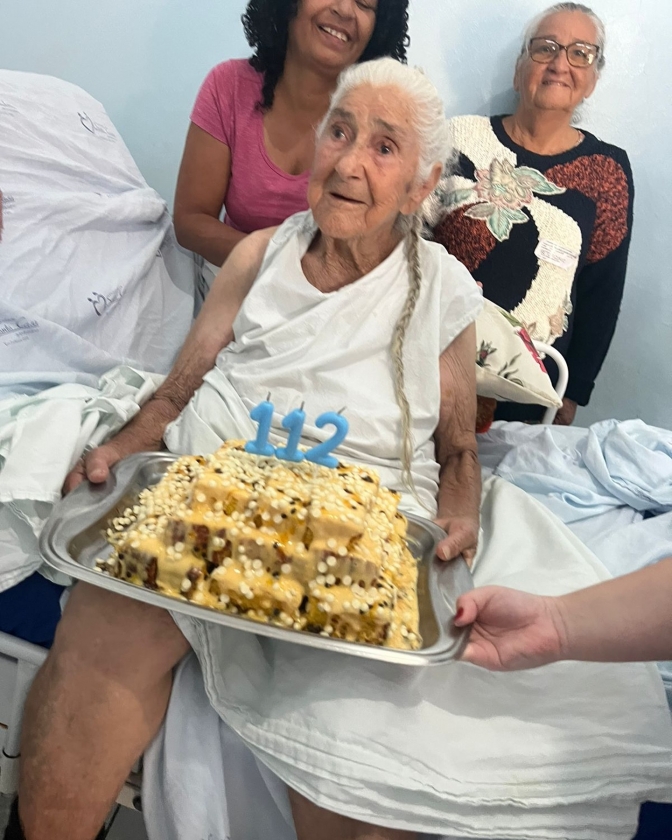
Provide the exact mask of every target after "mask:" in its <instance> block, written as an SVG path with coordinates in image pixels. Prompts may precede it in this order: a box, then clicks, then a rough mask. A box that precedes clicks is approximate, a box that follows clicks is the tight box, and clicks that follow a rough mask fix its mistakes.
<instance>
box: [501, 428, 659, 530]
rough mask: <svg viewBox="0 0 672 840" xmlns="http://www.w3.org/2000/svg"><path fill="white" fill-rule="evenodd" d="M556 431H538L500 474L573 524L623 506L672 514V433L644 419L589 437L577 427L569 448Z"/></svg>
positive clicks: (512, 453) (514, 451) (594, 430)
mask: <svg viewBox="0 0 672 840" xmlns="http://www.w3.org/2000/svg"><path fill="white" fill-rule="evenodd" d="M556 428H557V427H552V426H540V427H537V429H536V433H534V434H530V435H529V436H528V438H527V441H526V442H522V443H520V444H519V445H517V446H516V447H515V448H514V449H512V450H511V451H510V452H509V453H508V454H507V455H505V456H504V458H503V459H502V460H501V461H500V463H499V464H498V466H497V467H496V468H495V473H496V474H497V475H499V476H501V477H502V478H505V479H507V481H510V482H511V483H512V484H515V485H516V486H517V487H520V488H521V489H523V490H526V491H527V492H528V493H530V494H531V495H532V496H534V497H535V498H538V499H539V501H541V502H542V503H543V504H545V505H546V507H548V508H549V510H552V511H553V513H555V514H556V515H557V516H558V517H559V518H560V519H561V520H562V521H563V522H565V523H567V524H569V523H571V522H577V521H579V520H581V519H587V518H589V517H592V516H596V515H598V514H601V513H606V512H607V511H609V510H611V509H613V508H617V507H622V506H627V507H630V508H632V509H633V510H636V511H640V512H643V511H649V512H651V513H654V514H657V513H668V512H670V511H672V431H668V430H666V429H658V428H655V427H653V426H647V424H646V423H644V422H643V421H642V420H624V421H618V420H603V421H602V422H600V423H595V424H594V425H593V426H591V427H590V428H589V429H588V431H587V433H586V432H585V431H584V430H581V429H574V430H573V431H572V437H573V438H574V441H573V442H570V443H569V444H568V443H567V442H566V437H565V439H564V440H563V439H562V437H561V436H560V435H559V434H558V432H557V431H556ZM582 432H583V434H582ZM495 434H496V433H495Z"/></svg>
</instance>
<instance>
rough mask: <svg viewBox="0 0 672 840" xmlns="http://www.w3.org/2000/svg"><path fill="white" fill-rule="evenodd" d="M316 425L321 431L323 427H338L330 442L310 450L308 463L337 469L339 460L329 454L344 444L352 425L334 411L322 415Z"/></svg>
mask: <svg viewBox="0 0 672 840" xmlns="http://www.w3.org/2000/svg"><path fill="white" fill-rule="evenodd" d="M315 425H316V426H317V428H318V429H321V428H322V427H323V426H336V431H335V432H334V434H333V435H332V436H331V437H330V438H329V440H325V441H324V442H323V443H319V444H318V445H317V446H314V447H313V448H312V449H309V450H308V452H306V461H312V462H313V463H315V464H321V465H322V466H323V467H332V468H333V467H337V466H338V459H336V458H334V457H333V455H330V454H329V453H330V452H331V451H332V450H333V449H336V447H337V446H340V445H341V444H342V443H343V441H344V440H345V436H346V435H347V434H348V429H349V428H350V424H349V423H348V421H347V420H346V419H345V417H343V415H342V414H336V413H335V412H334V411H325V413H324V414H320V416H319V417H318V418H317V420H316V421H315Z"/></svg>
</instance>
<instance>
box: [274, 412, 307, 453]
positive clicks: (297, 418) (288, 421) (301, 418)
mask: <svg viewBox="0 0 672 840" xmlns="http://www.w3.org/2000/svg"><path fill="white" fill-rule="evenodd" d="M305 422H306V412H305V411H304V410H303V403H302V404H301V408H295V409H294V411H292V412H291V414H288V415H287V416H286V417H285V418H284V419H283V421H282V427H283V429H288V430H289V438H288V439H287V445H286V446H283V447H280V448H279V449H276V450H275V454H276V455H277V456H278V458H282V460H283V461H295V462H296V463H299V462H300V461H303V459H304V457H305V456H304V454H303V452H299V442H300V440H301V432H302V431H303V426H304V423H305Z"/></svg>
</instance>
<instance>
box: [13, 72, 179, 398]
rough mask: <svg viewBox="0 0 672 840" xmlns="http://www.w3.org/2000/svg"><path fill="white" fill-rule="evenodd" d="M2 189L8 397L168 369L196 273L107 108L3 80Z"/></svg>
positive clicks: (38, 79) (29, 78) (80, 95)
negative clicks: (127, 370)
mask: <svg viewBox="0 0 672 840" xmlns="http://www.w3.org/2000/svg"><path fill="white" fill-rule="evenodd" d="M0 191H2V193H3V220H4V230H3V232H2V239H1V240H0V277H2V296H1V297H0V396H4V395H6V394H10V393H35V392H37V391H39V390H42V389H43V388H44V387H48V386H50V385H55V384H60V383H64V382H77V383H80V384H84V385H89V386H95V385H96V383H97V382H98V379H99V377H100V376H102V375H103V374H104V373H105V372H106V371H108V370H110V369H111V368H113V367H115V366H117V365H119V364H128V365H130V366H132V367H135V368H138V369H140V370H147V371H153V372H158V373H166V372H167V371H168V370H169V369H170V367H171V364H172V361H173V359H174V356H175V354H176V352H177V350H178V349H179V347H180V346H181V345H182V342H183V340H184V337H185V335H186V333H187V331H188V329H189V327H190V324H191V320H192V314H193V307H194V277H195V267H194V263H193V260H192V258H191V256H190V255H187V254H186V253H185V252H182V251H180V250H179V248H178V246H177V244H176V242H175V238H174V234H173V231H172V224H171V220H170V215H169V212H168V208H167V207H166V203H165V202H164V201H163V199H162V198H161V197H160V196H159V195H158V193H156V192H155V191H154V190H152V189H150V187H149V186H148V185H147V183H146V182H145V181H144V179H143V178H142V176H141V174H140V172H139V170H138V168H137V166H136V165H135V163H134V162H133V159H132V157H131V155H130V153H129V151H128V149H127V148H126V146H125V145H124V143H123V140H122V139H121V137H120V136H119V134H118V132H117V131H116V129H115V128H114V126H113V125H112V122H111V121H110V119H109V117H108V116H107V114H106V113H105V110H104V108H103V106H102V105H101V104H100V103H99V102H97V101H96V100H95V99H93V97H91V96H89V95H88V94H87V93H85V92H84V91H83V90H81V89H80V88H78V87H76V86H75V85H72V84H69V83H68V82H64V81H61V80H59V79H55V78H52V77H49V76H40V75H36V74H32V73H19V72H15V71H10V70H1V71H0Z"/></svg>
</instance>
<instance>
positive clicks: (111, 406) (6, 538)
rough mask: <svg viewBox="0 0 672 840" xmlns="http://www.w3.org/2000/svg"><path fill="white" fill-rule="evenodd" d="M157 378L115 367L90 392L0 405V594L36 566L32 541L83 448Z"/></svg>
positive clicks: (132, 410)
mask: <svg viewBox="0 0 672 840" xmlns="http://www.w3.org/2000/svg"><path fill="white" fill-rule="evenodd" d="M163 379H164V377H163V375H160V374H155V373H145V372H142V371H137V370H134V369H132V368H130V367H127V366H120V367H117V368H115V369H114V370H111V371H109V372H108V373H106V374H105V375H104V376H102V377H101V378H100V380H99V382H98V383H97V385H96V387H91V386H88V385H77V384H65V385H57V386H55V387H53V388H47V389H46V390H44V391H41V392H40V393H39V394H36V395H33V396H30V395H25V394H14V395H12V396H9V397H6V398H5V399H2V400H0V591H3V590H5V589H9V588H10V587H11V586H15V585H16V584H17V583H20V582H21V581H22V580H24V578H27V577H29V576H30V575H31V574H32V573H33V572H35V571H36V570H37V569H38V568H40V567H41V566H42V571H43V572H44V574H45V575H46V576H47V577H50V578H51V579H52V580H56V581H58V582H59V583H65V584H67V583H68V582H69V578H65V577H64V576H63V575H60V574H58V573H57V572H55V571H54V570H52V569H50V568H49V567H48V566H46V565H45V566H43V565H42V558H41V556H40V553H39V549H38V538H39V535H40V532H41V530H42V527H43V525H44V523H45V522H46V520H47V518H48V516H49V514H50V512H51V508H52V507H53V505H54V503H55V502H56V501H57V500H58V499H59V498H60V497H61V488H62V486H63V482H64V480H65V478H66V476H67V474H68V472H69V471H70V469H72V467H73V466H74V465H75V463H76V462H77V460H78V458H79V457H80V456H81V455H82V453H83V452H84V450H85V449H92V448H94V447H95V446H98V445H99V444H100V443H103V442H104V441H105V440H106V439H107V438H108V437H110V436H111V435H113V434H114V433H115V432H116V431H118V430H119V429H120V428H121V427H122V426H124V425H125V424H126V423H127V422H128V421H129V420H130V419H131V418H132V417H133V416H134V415H135V414H136V413H137V412H138V411H139V409H140V406H141V405H142V404H143V403H144V402H145V401H146V400H147V399H148V398H149V397H150V396H151V395H152V394H153V393H154V391H155V390H156V388H158V386H159V385H160V384H161V382H162V381H163Z"/></svg>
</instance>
